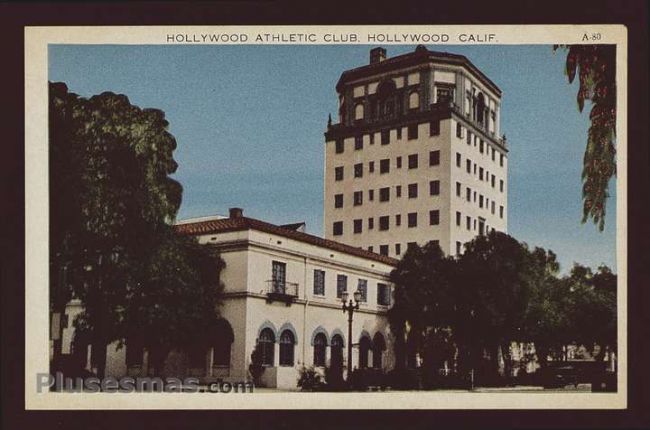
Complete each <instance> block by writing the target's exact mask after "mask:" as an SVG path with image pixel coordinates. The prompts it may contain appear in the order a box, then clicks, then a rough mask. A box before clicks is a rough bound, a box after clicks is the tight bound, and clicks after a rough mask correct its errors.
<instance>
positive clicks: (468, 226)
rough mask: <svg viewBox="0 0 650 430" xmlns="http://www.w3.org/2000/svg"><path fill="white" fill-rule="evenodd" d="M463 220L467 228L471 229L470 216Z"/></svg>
mask: <svg viewBox="0 0 650 430" xmlns="http://www.w3.org/2000/svg"><path fill="white" fill-rule="evenodd" d="M465 221H466V228H467V230H471V229H472V217H469V216H468V217H466V218H465Z"/></svg>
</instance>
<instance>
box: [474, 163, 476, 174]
mask: <svg viewBox="0 0 650 430" xmlns="http://www.w3.org/2000/svg"><path fill="white" fill-rule="evenodd" d="M474 174H475V175H476V163H474Z"/></svg>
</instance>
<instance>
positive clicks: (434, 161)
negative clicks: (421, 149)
mask: <svg viewBox="0 0 650 430" xmlns="http://www.w3.org/2000/svg"><path fill="white" fill-rule="evenodd" d="M439 164H440V151H431V152H429V166H437V165H439Z"/></svg>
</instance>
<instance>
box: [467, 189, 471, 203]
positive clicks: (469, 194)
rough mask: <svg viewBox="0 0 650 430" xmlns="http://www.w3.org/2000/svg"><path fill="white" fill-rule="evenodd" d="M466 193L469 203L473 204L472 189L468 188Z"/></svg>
mask: <svg viewBox="0 0 650 430" xmlns="http://www.w3.org/2000/svg"><path fill="white" fill-rule="evenodd" d="M466 191H467V192H466V197H467V201H468V202H471V201H472V189H471V188H470V187H467V190H466Z"/></svg>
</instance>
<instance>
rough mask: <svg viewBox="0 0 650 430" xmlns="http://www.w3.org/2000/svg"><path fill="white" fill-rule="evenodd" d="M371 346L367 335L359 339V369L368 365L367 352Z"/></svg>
mask: <svg viewBox="0 0 650 430" xmlns="http://www.w3.org/2000/svg"><path fill="white" fill-rule="evenodd" d="M371 348H372V342H371V340H370V338H369V337H367V336H362V337H361V339H359V369H365V368H367V367H368V352H369V351H370V349H371Z"/></svg>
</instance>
